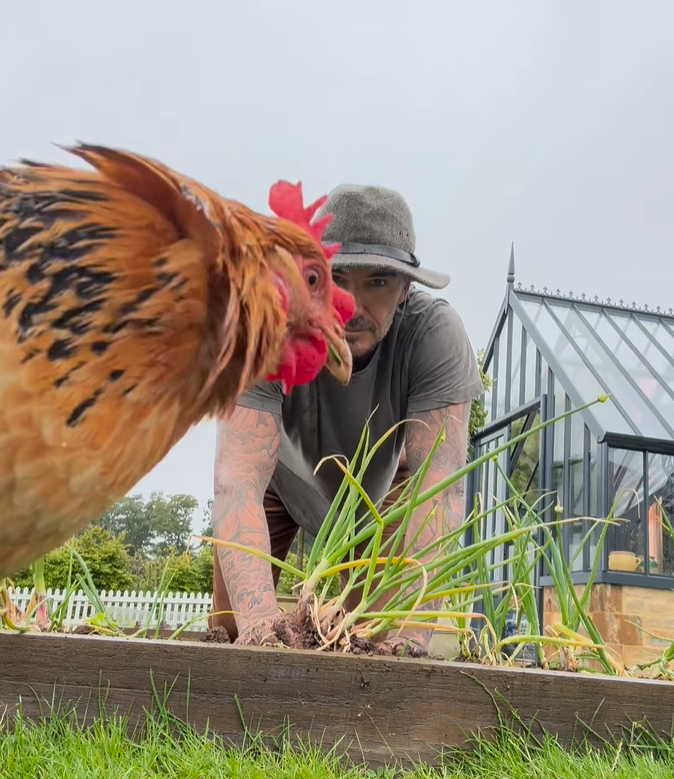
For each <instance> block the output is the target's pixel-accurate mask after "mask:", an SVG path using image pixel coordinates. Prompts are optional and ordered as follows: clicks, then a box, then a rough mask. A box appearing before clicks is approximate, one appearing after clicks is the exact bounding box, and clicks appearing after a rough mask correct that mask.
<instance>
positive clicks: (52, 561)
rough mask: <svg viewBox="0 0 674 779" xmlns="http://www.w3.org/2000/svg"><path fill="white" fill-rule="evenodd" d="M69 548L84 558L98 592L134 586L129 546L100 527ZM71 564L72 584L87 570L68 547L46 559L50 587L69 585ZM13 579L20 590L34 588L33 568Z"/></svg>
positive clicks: (80, 536)
mask: <svg viewBox="0 0 674 779" xmlns="http://www.w3.org/2000/svg"><path fill="white" fill-rule="evenodd" d="M70 545H72V547H73V548H74V549H75V550H76V551H77V552H78V553H79V554H80V555H81V556H82V559H83V560H84V562H85V564H86V566H87V569H88V571H89V573H90V574H91V578H92V580H93V582H94V586H95V587H96V588H97V589H98V590H126V589H129V588H130V587H131V586H132V585H133V583H134V579H133V576H132V574H131V558H130V557H129V553H128V551H127V549H126V546H125V544H124V542H123V540H122V539H121V538H119V537H116V536H114V535H113V534H112V533H111V532H110V531H109V530H106V529H105V528H103V527H100V526H92V527H88V528H86V529H85V530H84V531H83V532H82V533H80V534H79V535H77V536H76V537H75V538H74V539H73V540H72V541H71V543H70ZM71 561H72V573H71V581H75V578H76V576H77V574H83V573H84V571H82V569H81V567H80V564H79V562H78V560H77V559H76V558H75V557H74V556H73V555H71V552H70V549H69V545H66V544H64V545H63V546H60V547H59V548H58V549H55V550H54V551H53V552H50V553H49V554H48V555H47V556H46V558H45V571H44V578H45V584H46V586H47V587H51V588H52V589H57V588H58V589H63V588H65V587H66V586H67V584H68V571H69V570H70V569H71ZM14 579H15V581H16V584H17V586H20V587H31V586H32V585H33V576H32V573H31V570H30V568H27V569H26V570H24V571H21V572H20V573H19V574H18V575H17V576H16V577H14Z"/></svg>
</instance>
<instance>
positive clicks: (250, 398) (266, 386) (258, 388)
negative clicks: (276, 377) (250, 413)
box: [237, 381, 283, 417]
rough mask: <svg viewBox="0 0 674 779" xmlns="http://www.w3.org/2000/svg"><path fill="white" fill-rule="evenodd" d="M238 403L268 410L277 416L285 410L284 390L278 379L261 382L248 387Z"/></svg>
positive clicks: (259, 409)
mask: <svg viewBox="0 0 674 779" xmlns="http://www.w3.org/2000/svg"><path fill="white" fill-rule="evenodd" d="M237 405H239V406H243V407H244V408H252V409H254V410H255V411H268V412H269V413H270V414H274V415H275V416H277V417H280V416H281V413H282V411H283V392H282V390H281V384H280V383H279V382H277V381H274V382H271V381H268V382H261V383H260V384H256V385H255V386H254V387H250V388H249V389H247V390H246V391H245V392H244V393H242V395H241V396H240V397H239V400H238V401H237Z"/></svg>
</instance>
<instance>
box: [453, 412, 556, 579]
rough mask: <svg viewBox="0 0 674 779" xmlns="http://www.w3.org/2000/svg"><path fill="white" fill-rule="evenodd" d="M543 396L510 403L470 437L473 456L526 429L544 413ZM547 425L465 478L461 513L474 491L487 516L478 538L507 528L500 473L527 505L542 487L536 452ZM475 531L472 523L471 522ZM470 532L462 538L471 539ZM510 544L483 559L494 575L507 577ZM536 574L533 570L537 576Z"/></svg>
mask: <svg viewBox="0 0 674 779" xmlns="http://www.w3.org/2000/svg"><path fill="white" fill-rule="evenodd" d="M545 405H546V404H545V397H543V398H541V399H540V400H538V401H536V402H534V403H531V404H529V405H527V406H523V407H521V408H518V409H515V410H514V411H513V412H511V413H510V414H508V415H506V416H504V417H502V418H501V419H497V420H495V421H494V422H492V423H491V424H489V425H488V426H487V427H486V428H485V429H484V430H483V431H482V432H481V433H480V434H479V435H478V436H476V438H475V439H474V441H473V446H474V452H475V458H478V457H481V456H482V455H485V454H487V453H488V452H490V451H495V450H496V449H498V448H499V447H500V446H502V445H503V444H505V443H507V442H508V441H510V440H512V439H513V438H515V437H516V436H518V435H519V434H520V433H525V432H527V431H528V430H531V428H532V427H534V426H536V425H538V424H540V422H541V420H542V419H544V418H545ZM546 433H547V430H546V429H544V430H542V431H541V432H540V433H534V434H532V435H531V436H529V437H528V438H526V439H525V440H523V441H520V442H519V443H517V444H515V445H514V446H513V447H512V448H510V449H506V450H505V451H503V452H501V453H500V454H499V455H498V457H497V460H496V461H494V460H488V461H487V462H486V463H483V464H482V465H480V466H479V467H478V468H476V469H475V470H474V471H473V472H472V473H471V474H469V478H468V482H467V484H466V488H467V489H466V513H467V514H468V515H469V514H470V513H471V511H472V510H473V505H474V503H473V496H475V498H476V500H477V501H478V511H480V513H485V514H486V516H485V517H484V519H483V520H482V522H481V525H480V527H479V532H480V535H481V537H482V538H483V539H486V538H494V537H495V536H500V535H502V534H503V533H504V532H505V531H506V530H507V529H509V522H508V519H507V517H506V513H505V511H504V510H503V508H499V506H502V505H503V504H504V503H505V502H506V501H508V500H509V499H510V498H511V497H512V495H511V489H510V488H509V486H508V483H507V481H506V478H505V476H507V478H508V480H509V481H510V483H511V484H512V486H513V488H514V489H515V490H516V491H517V493H519V494H520V495H522V496H524V498H525V499H526V501H527V503H529V505H533V504H535V503H536V501H537V499H538V498H539V496H540V495H541V494H542V491H543V488H544V479H543V476H542V474H544V472H545V468H544V467H543V466H542V463H541V452H544V451H545V438H546ZM476 532H477V526H476ZM472 540H474V539H472V538H469V539H467V542H468V543H470V542H471V541H472ZM510 548H511V547H510V546H509V545H505V544H504V545H500V546H498V547H497V548H496V549H494V550H493V551H492V552H491V553H490V559H488V563H489V564H490V565H491V566H495V567H494V568H493V571H492V579H493V581H510V575H509V573H510V572H509V565H508V555H509V552H510ZM537 578H538V576H537V575H536V579H537Z"/></svg>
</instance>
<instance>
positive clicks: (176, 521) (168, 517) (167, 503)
mask: <svg viewBox="0 0 674 779" xmlns="http://www.w3.org/2000/svg"><path fill="white" fill-rule="evenodd" d="M198 507H199V501H198V500H197V499H196V498H195V497H194V496H193V495H182V494H179V495H171V497H170V498H168V499H167V498H166V497H165V496H164V495H163V494H162V493H161V492H153V493H152V494H151V495H150V500H149V501H148V502H147V504H146V511H147V513H148V516H149V521H150V526H151V527H152V530H153V532H154V535H155V539H156V546H155V548H156V552H157V554H158V555H164V554H167V553H169V551H170V550H171V549H174V550H176V551H178V552H184V551H185V549H187V539H188V538H189V537H190V533H191V532H192V516H193V514H194V512H195V510H196V509H197V508H198Z"/></svg>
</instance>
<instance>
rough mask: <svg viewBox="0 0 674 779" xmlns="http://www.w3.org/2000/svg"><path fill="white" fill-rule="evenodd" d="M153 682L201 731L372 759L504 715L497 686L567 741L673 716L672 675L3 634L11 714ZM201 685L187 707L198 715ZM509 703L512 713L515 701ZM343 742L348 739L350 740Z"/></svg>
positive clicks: (125, 694)
mask: <svg viewBox="0 0 674 779" xmlns="http://www.w3.org/2000/svg"><path fill="white" fill-rule="evenodd" d="M153 683H154V685H155V688H156V689H157V690H158V691H159V694H160V695H162V694H163V692H164V690H165V689H166V690H168V689H170V688H172V691H171V692H170V694H169V697H168V707H169V709H170V710H171V711H173V712H174V713H175V714H176V715H177V716H178V717H180V718H182V719H185V720H188V721H189V722H191V723H192V724H194V725H195V726H196V727H197V728H202V729H203V728H204V727H205V726H206V724H207V722H208V725H209V726H210V729H211V730H212V731H216V732H218V733H220V734H222V735H223V736H225V737H227V738H229V739H231V740H232V741H233V742H234V743H241V740H242V738H243V736H244V728H243V725H242V722H241V718H240V715H239V711H238V708H237V704H236V700H235V698H238V700H239V702H240V705H241V708H242V711H243V716H244V719H245V722H246V724H247V725H248V726H249V727H250V728H251V730H252V731H256V730H258V729H259V730H260V731H262V732H263V733H264V734H267V735H272V736H273V735H278V734H279V733H280V732H281V730H282V728H283V727H284V725H286V724H290V726H291V727H292V732H293V733H295V734H297V735H300V736H302V737H305V738H306V737H307V736H310V737H311V738H312V739H315V740H316V741H319V740H322V743H323V744H324V745H332V744H333V743H334V742H335V741H337V740H341V747H343V748H345V749H346V748H348V751H349V752H350V754H351V755H352V756H353V757H354V758H355V759H356V760H359V761H362V760H365V761H367V762H368V763H369V764H370V765H371V766H373V767H375V766H379V765H385V764H389V765H390V764H394V763H398V762H399V763H402V764H403V765H405V764H409V762H410V761H424V762H427V763H430V764H433V763H435V762H436V760H437V756H438V753H439V751H440V750H441V749H442V747H443V745H461V744H464V743H465V740H466V738H467V737H468V736H469V735H470V734H474V733H476V732H478V731H481V732H485V731H488V730H489V729H490V728H493V727H494V726H496V725H497V724H498V717H497V710H496V708H495V705H494V702H493V699H492V697H491V695H490V693H491V694H496V695H497V696H499V695H502V696H504V697H505V699H506V700H507V702H508V704H510V705H511V706H512V707H513V709H514V710H515V711H516V712H517V713H518V715H519V716H521V717H522V719H523V720H524V722H525V723H527V724H528V723H530V722H531V721H532V720H536V721H537V722H538V723H539V725H540V726H541V727H543V728H544V729H545V730H547V731H548V732H550V733H553V734H556V735H557V736H558V737H559V739H560V741H561V742H562V743H564V744H567V745H568V744H570V743H572V742H573V740H574V739H578V738H580V737H582V736H583V735H584V733H585V731H584V728H583V727H582V724H580V723H581V722H584V723H587V724H592V727H593V729H594V730H595V732H597V733H599V735H601V736H608V735H609V733H613V734H616V735H619V734H620V730H621V728H622V727H623V726H629V725H630V723H632V722H634V721H644V720H645V721H647V722H648V723H649V724H650V726H651V727H652V728H653V729H655V730H657V731H658V732H659V733H661V734H662V735H664V736H667V735H671V733H672V727H673V722H674V684H672V683H668V682H649V681H644V680H636V679H635V680H632V679H613V678H609V677H597V676H581V675H578V674H571V673H561V672H545V671H538V670H532V671H530V670H521V669H506V668H490V667H486V666H479V665H471V664H464V663H446V662H433V661H426V660H399V659H389V658H383V657H366V656H350V655H334V654H331V655H326V654H323V653H320V652H299V651H293V650H276V649H269V648H247V647H237V646H231V645H218V644H206V643H199V642H196V641H176V642H168V641H165V640H150V639H138V640H132V641H129V640H125V639H117V638H101V637H92V636H64V635H50V634H23V635H21V634H10V633H4V634H3V633H0V712H2V710H3V709H4V708H5V707H8V708H9V709H10V711H11V710H12V709H14V708H15V707H16V706H17V704H18V703H19V700H21V704H22V706H23V709H24V712H25V713H26V715H27V716H29V717H34V716H36V715H39V714H41V713H42V714H47V713H48V711H49V706H50V703H51V702H52V701H56V702H57V703H61V704H65V703H72V704H75V705H77V706H79V707H80V710H81V712H82V715H84V712H85V709H87V710H88V712H89V716H93V715H95V714H96V713H97V712H98V711H99V701H101V705H104V706H105V708H106V709H107V710H108V711H113V710H117V711H118V712H119V713H122V714H128V713H130V714H131V715H132V719H133V721H134V722H135V721H137V720H136V716H138V717H141V718H142V717H143V707H150V708H151V707H152V706H153ZM188 686H189V708H188V712H186V701H187V698H188V695H187V690H188ZM499 705H500V706H501V707H502V710H503V711H504V713H506V714H507V704H505V703H503V701H501V702H500V703H499ZM341 747H340V748H341Z"/></svg>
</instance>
